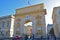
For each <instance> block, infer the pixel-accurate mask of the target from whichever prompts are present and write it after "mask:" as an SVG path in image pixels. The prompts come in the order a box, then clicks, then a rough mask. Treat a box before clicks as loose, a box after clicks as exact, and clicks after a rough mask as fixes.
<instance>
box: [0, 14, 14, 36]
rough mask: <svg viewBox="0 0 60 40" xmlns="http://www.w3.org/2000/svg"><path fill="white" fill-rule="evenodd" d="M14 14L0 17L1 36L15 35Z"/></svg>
mask: <svg viewBox="0 0 60 40" xmlns="http://www.w3.org/2000/svg"><path fill="white" fill-rule="evenodd" d="M13 27H14V16H11V15H9V16H4V17H0V37H11V36H13Z"/></svg>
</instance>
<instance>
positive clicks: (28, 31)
mask: <svg viewBox="0 0 60 40" xmlns="http://www.w3.org/2000/svg"><path fill="white" fill-rule="evenodd" d="M24 27H25V30H24V32H25V34H26V35H31V34H32V22H31V21H30V20H27V21H25V23H24Z"/></svg>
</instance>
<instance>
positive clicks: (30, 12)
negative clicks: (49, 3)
mask: <svg viewBox="0 0 60 40" xmlns="http://www.w3.org/2000/svg"><path fill="white" fill-rule="evenodd" d="M45 15H46V9H44V4H43V3H42V4H37V5H33V6H28V7H24V8H19V9H16V14H15V15H14V16H15V26H14V36H19V35H24V34H26V35H29V34H34V35H44V34H46V25H45V24H46V23H45ZM28 22H32V24H31V25H28V26H25V25H24V24H26V23H28Z"/></svg>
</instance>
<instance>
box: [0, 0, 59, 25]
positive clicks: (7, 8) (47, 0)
mask: <svg viewBox="0 0 60 40" xmlns="http://www.w3.org/2000/svg"><path fill="white" fill-rule="evenodd" d="M29 1H30V4H31V5H35V4H40V3H44V5H45V8H46V9H47V15H46V24H48V23H49V24H52V19H51V17H52V10H53V7H56V6H60V0H29ZM26 6H30V5H29V4H28V0H0V16H6V15H12V14H15V12H16V9H18V8H23V7H26Z"/></svg>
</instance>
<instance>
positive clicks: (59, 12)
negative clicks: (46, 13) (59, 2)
mask: <svg viewBox="0 0 60 40" xmlns="http://www.w3.org/2000/svg"><path fill="white" fill-rule="evenodd" d="M52 19H53V27H54V33H55V36H56V37H59V36H60V7H55V8H54V9H53V14H52Z"/></svg>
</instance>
